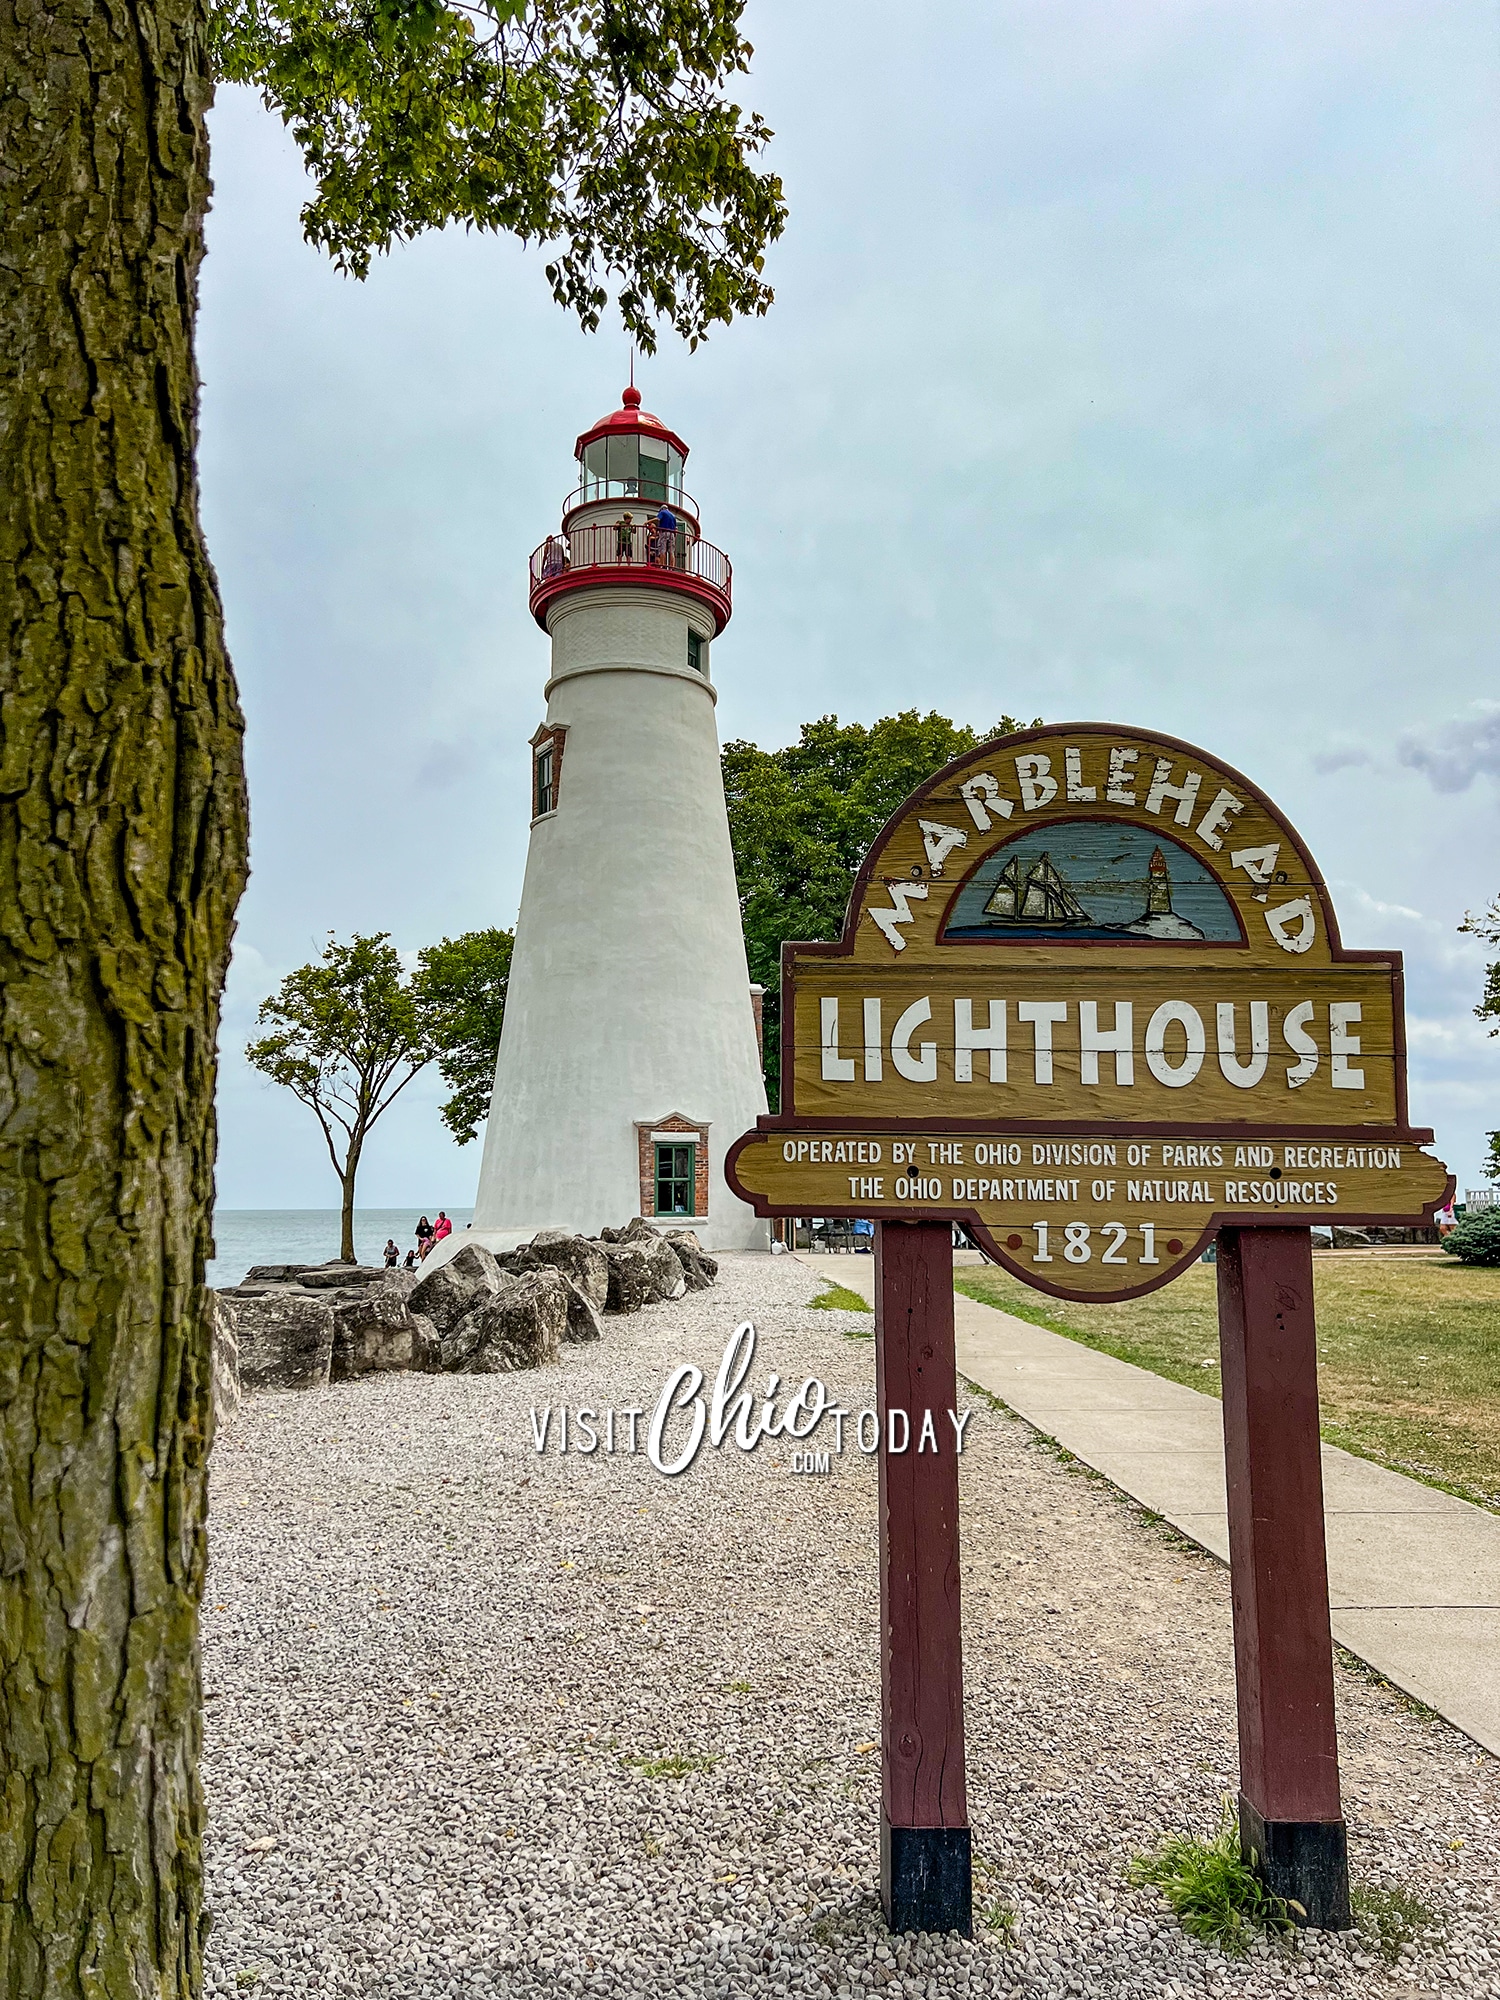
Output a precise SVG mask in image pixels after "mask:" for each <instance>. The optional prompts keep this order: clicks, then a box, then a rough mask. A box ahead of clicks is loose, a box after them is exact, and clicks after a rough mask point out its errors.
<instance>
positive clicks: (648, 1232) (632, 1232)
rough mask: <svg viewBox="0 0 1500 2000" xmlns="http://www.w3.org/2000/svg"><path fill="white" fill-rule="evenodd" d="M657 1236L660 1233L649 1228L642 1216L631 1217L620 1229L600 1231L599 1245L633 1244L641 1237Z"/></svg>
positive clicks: (649, 1225)
mask: <svg viewBox="0 0 1500 2000" xmlns="http://www.w3.org/2000/svg"><path fill="white" fill-rule="evenodd" d="M659 1234H660V1232H659V1231H658V1230H655V1229H653V1228H652V1227H651V1224H650V1223H649V1222H648V1221H647V1220H646V1218H645V1216H644V1215H633V1216H631V1218H630V1220H629V1222H627V1223H625V1224H624V1226H623V1227H622V1228H619V1229H601V1230H600V1231H599V1241H600V1242H601V1243H635V1242H638V1241H639V1240H640V1239H641V1238H643V1237H648V1236H650V1237H655V1236H658V1235H659Z"/></svg>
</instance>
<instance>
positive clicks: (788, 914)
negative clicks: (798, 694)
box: [722, 708, 1027, 1105]
mask: <svg viewBox="0 0 1500 2000" xmlns="http://www.w3.org/2000/svg"><path fill="white" fill-rule="evenodd" d="M1026 726H1027V725H1026V724H1023V723H1019V722H1017V721H1015V719H1014V718H1013V717H1011V716H1008V715H1004V716H1002V717H1001V718H1000V720H999V721H998V722H997V723H996V724H995V726H994V728H993V729H988V730H983V731H981V730H975V729H971V728H970V727H969V726H968V725H967V724H966V723H955V722H950V721H949V719H948V717H947V716H945V715H939V714H938V713H937V712H936V710H933V711H932V712H930V713H929V714H927V715H921V714H919V713H918V712H917V710H916V709H914V708H912V709H905V710H903V711H902V713H901V714H899V715H887V716H883V717H882V718H881V719H880V721H878V722H876V723H872V724H871V725H870V726H869V727H868V728H867V727H866V726H865V725H864V724H863V723H859V722H848V723H840V721H839V719H838V717H837V716H836V715H825V716H822V717H821V718H820V719H819V720H818V721H817V722H805V723H803V725H802V731H801V734H800V736H799V738H798V740H797V741H796V742H795V743H791V744H788V745H787V746H786V748H784V749H781V750H762V749H760V748H759V747H758V746H757V745H756V744H754V743H744V742H737V743H726V744H725V746H724V750H723V758H722V762H723V771H724V797H725V801H726V803H727V804H728V807H729V832H730V837H731V839H732V840H733V843H734V861H735V871H736V874H737V877H738V882H739V892H740V908H741V911H742V912H743V915H744V923H745V950H746V954H747V956H748V958H749V961H750V977H751V978H752V979H753V980H756V981H758V983H759V984H760V985H762V986H764V987H765V989H766V1000H765V1045H766V1046H765V1070H766V1088H767V1092H768V1094H769V1095H770V1098H771V1102H772V1104H773V1105H774V1104H775V1103H776V1102H777V1101H778V1095H779V1080H780V1073H781V1047H780V1036H779V1032H778V1024H779V1020H780V1007H779V996H780V990H781V946H782V941H783V940H784V939H786V938H836V937H838V936H839V934H840V933H841V932H842V930H843V927H844V912H845V910H846V908H847V907H848V902H849V891H850V889H851V888H852V887H853V885H854V877H855V876H856V874H858V872H859V864H860V862H861V861H863V859H864V857H865V853H866V851H867V850H868V848H869V846H870V843H871V841H872V840H874V838H875V836H876V834H877V833H879V831H880V829H881V828H882V827H883V826H884V825H885V823H886V821H887V820H888V819H889V818H890V816H891V814H892V813H893V812H894V811H895V810H896V808H897V806H899V805H900V804H901V803H902V801H903V800H904V799H906V798H907V797H908V796H909V795H910V794H911V793H912V792H914V791H915V790H916V788H917V786H918V785H920V784H921V783H922V782H923V780H924V779H927V778H930V777H931V776H932V774H933V772H934V771H940V770H941V769H942V767H943V766H944V764H946V763H948V762H950V760H951V759H953V758H954V757H957V756H959V755H960V754H961V753H962V752H963V751H965V750H972V749H973V748H974V746H975V745H976V744H978V743H987V742H989V741H990V740H991V738H993V737H997V736H1008V735H1012V734H1014V732H1015V731H1016V730H1017V729H1021V728H1024V727H1026Z"/></svg>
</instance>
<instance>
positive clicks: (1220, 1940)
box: [1128, 1799, 1301, 1958]
mask: <svg viewBox="0 0 1500 2000" xmlns="http://www.w3.org/2000/svg"><path fill="white" fill-rule="evenodd" d="M1128 1875H1129V1879H1130V1881H1131V1882H1132V1883H1133V1884H1134V1885H1135V1887H1137V1888H1141V1887H1143V1886H1149V1887H1151V1888H1153V1889H1159V1890H1160V1891H1161V1893H1162V1895H1163V1896H1164V1897H1165V1898H1166V1900H1167V1904H1168V1906H1169V1908H1170V1909H1171V1911H1172V1914H1173V1915H1174V1916H1175V1917H1176V1919H1177V1921H1178V1922H1179V1923H1180V1924H1181V1925H1182V1928H1183V1929H1184V1930H1185V1931H1186V1932H1187V1934H1188V1936H1189V1937H1195V1938H1197V1940H1198V1942H1199V1943H1200V1944H1211V1945H1217V1946H1218V1948H1219V1950H1220V1951H1222V1952H1224V1953H1225V1954H1226V1956H1228V1957H1230V1958H1243V1957H1244V1955H1245V1953H1246V1952H1247V1951H1248V1950H1249V1949H1250V1947H1251V1945H1252V1944H1254V1942H1255V1939H1256V1937H1257V1935H1258V1934H1260V1933H1262V1932H1264V1933H1268V1934H1270V1935H1273V1936H1286V1935H1288V1934H1289V1933H1290V1932H1292V1931H1293V1930H1294V1929H1295V1928H1296V1917H1295V1915H1294V1911H1295V1912H1297V1913H1299V1914H1300V1912H1301V1906H1300V1904H1293V1903H1290V1902H1286V1901H1284V1900H1283V1899H1282V1898H1281V1897H1280V1896H1274V1895H1272V1893H1271V1891H1270V1890H1269V1889H1268V1888H1267V1887H1266V1885H1265V1883H1264V1882H1262V1881H1261V1879H1260V1877H1259V1876H1258V1875H1257V1874H1256V1873H1255V1870H1254V1869H1253V1868H1251V1867H1250V1866H1249V1865H1248V1863H1247V1862H1245V1861H1244V1860H1243V1859H1242V1858H1241V1855H1240V1831H1239V1825H1238V1821H1237V1818H1236V1815H1235V1810H1234V1802H1233V1801H1232V1800H1230V1799H1226V1800H1225V1802H1224V1811H1223V1815H1222V1817H1221V1818H1220V1821H1219V1830H1218V1832H1217V1833H1216V1834H1215V1835H1214V1837H1213V1838H1212V1840H1201V1839H1198V1838H1196V1837H1194V1836H1193V1835H1192V1834H1186V1833H1169V1834H1168V1835H1167V1836H1166V1838H1165V1839H1163V1840H1161V1841H1160V1842H1158V1844H1157V1845H1156V1846H1155V1847H1154V1848H1152V1850H1151V1852H1150V1853H1149V1854H1140V1855H1137V1856H1136V1858H1135V1860H1134V1861H1132V1862H1131V1864H1130V1867H1129V1870H1128Z"/></svg>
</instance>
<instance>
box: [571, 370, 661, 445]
mask: <svg viewBox="0 0 1500 2000" xmlns="http://www.w3.org/2000/svg"><path fill="white" fill-rule="evenodd" d="M621 431H635V432H638V433H644V434H645V435H646V436H647V437H657V438H664V439H665V440H666V442H667V443H668V444H669V445H671V446H672V447H673V449H674V450H676V451H680V452H681V453H682V455H683V457H684V458H686V457H687V455H688V448H687V446H686V445H685V444H684V443H683V441H682V439H681V438H680V437H679V436H678V435H677V433H676V431H669V430H668V429H667V427H666V425H665V424H664V423H663V422H662V420H661V418H660V417H653V416H652V414H651V412H650V411H649V410H643V409H642V408H641V392H640V390H639V389H637V388H636V387H635V386H634V385H633V384H632V386H631V387H630V388H628V389H627V390H626V391H625V393H624V394H623V395H622V396H621V398H620V407H619V409H618V410H611V411H610V413H609V415H608V416H605V417H601V418H600V419H599V421H598V423H596V424H594V425H592V426H591V427H590V429H588V430H586V431H584V432H583V433H582V435H581V436H580V437H579V440H578V442H577V444H575V445H574V447H573V456H574V457H575V458H579V459H581V458H582V457H583V453H584V447H585V446H586V445H591V444H592V443H593V442H594V440H595V438H602V437H611V436H618V435H619V433H620V432H621Z"/></svg>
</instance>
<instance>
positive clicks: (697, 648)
mask: <svg viewBox="0 0 1500 2000" xmlns="http://www.w3.org/2000/svg"><path fill="white" fill-rule="evenodd" d="M688 665H689V666H690V667H691V668H692V670H693V672H694V673H695V674H701V673H702V672H703V637H702V634H701V633H698V632H695V631H694V630H693V628H692V626H691V625H690V626H689V627H688Z"/></svg>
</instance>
